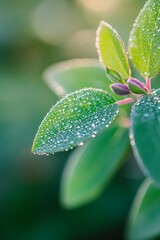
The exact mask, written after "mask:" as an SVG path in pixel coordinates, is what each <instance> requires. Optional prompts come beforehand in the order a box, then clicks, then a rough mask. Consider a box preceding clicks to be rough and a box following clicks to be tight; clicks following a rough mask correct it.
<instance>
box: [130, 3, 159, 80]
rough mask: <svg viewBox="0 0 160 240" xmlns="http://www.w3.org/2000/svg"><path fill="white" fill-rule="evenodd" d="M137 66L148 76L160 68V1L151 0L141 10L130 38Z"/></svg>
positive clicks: (154, 73)
mask: <svg viewBox="0 0 160 240" xmlns="http://www.w3.org/2000/svg"><path fill="white" fill-rule="evenodd" d="M129 53H130V56H131V59H132V61H133V63H134V65H135V67H136V68H137V69H138V70H139V72H140V73H141V74H142V75H143V76H144V77H146V78H152V77H154V76H155V75H156V74H157V73H158V72H159V70H160V1H159V0H149V1H148V2H147V3H146V4H145V6H144V8H143V9H142V11H141V12H140V14H139V16H138V18H137V20H136V22H135V24H134V26H133V29H132V31H131V34H130V40H129Z"/></svg>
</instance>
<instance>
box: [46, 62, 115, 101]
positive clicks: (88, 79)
mask: <svg viewBox="0 0 160 240" xmlns="http://www.w3.org/2000/svg"><path fill="white" fill-rule="evenodd" d="M44 79H45V82H46V83H47V84H48V86H49V87H50V88H51V89H52V90H53V91H54V92H55V93H56V94H57V95H58V96H59V97H62V96H64V95H66V94H68V93H70V92H74V91H76V90H80V89H82V88H88V87H93V88H101V89H104V90H106V91H107V92H108V93H110V94H111V95H114V97H116V96H115V94H113V92H112V91H111V90H110V87H109V86H110V81H109V79H108V81H106V75H105V72H104V69H103V68H102V66H101V64H100V63H99V61H98V60H95V59H74V60H67V61H64V62H60V63H56V64H53V65H52V66H50V67H49V68H47V69H46V71H45V72H44ZM116 99H118V98H117V97H116Z"/></svg>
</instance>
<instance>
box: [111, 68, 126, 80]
mask: <svg viewBox="0 0 160 240" xmlns="http://www.w3.org/2000/svg"><path fill="white" fill-rule="evenodd" d="M106 75H107V77H108V78H109V79H110V80H111V81H112V82H121V83H125V81H124V79H123V78H122V77H121V75H120V74H119V73H118V72H117V71H115V70H113V69H111V68H108V67H106Z"/></svg>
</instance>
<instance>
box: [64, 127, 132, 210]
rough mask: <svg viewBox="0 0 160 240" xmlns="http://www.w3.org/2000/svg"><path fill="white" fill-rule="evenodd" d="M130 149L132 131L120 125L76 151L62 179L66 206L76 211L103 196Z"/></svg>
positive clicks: (69, 160)
mask: <svg viewBox="0 0 160 240" xmlns="http://www.w3.org/2000/svg"><path fill="white" fill-rule="evenodd" d="M128 146H129V138H128V131H127V130H126V129H123V128H119V127H118V126H117V125H116V126H114V127H111V128H109V129H106V130H105V131H104V132H103V133H102V134H100V135H99V136H97V137H96V138H95V139H93V140H91V141H90V142H89V143H87V144H86V145H85V146H83V147H82V148H80V149H79V148H78V149H77V150H75V151H74V152H73V154H72V155H71V157H70V158H69V159H68V162H67V165H66V167H65V169H64V172H63V176H62V182H61V199H62V203H63V205H64V206H66V207H68V208H73V207H77V206H79V205H82V204H84V203H87V202H89V201H91V200H93V199H95V198H96V197H97V196H99V195H100V193H101V192H102V190H103V189H104V188H105V187H106V184H107V183H108V182H109V181H110V179H111V177H112V176H113V175H114V173H115V172H116V170H117V169H118V167H119V166H120V165H121V163H122V160H123V157H124V155H125V154H126V151H127V149H128ZM115 149H116V151H115ZM82 176H83V177H82Z"/></svg>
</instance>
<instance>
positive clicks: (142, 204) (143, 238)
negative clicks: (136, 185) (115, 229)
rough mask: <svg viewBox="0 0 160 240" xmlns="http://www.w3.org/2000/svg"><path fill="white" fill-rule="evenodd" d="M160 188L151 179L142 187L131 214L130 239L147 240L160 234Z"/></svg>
mask: <svg viewBox="0 0 160 240" xmlns="http://www.w3.org/2000/svg"><path fill="white" fill-rule="evenodd" d="M159 203H160V188H158V187H157V186H155V185H154V184H153V182H152V181H151V180H149V179H147V180H145V182H144V183H143V184H142V186H141V187H140V189H139V191H138V193H137V195H136V197H135V200H134V202H133V205H132V208H131V212H130V215H129V224H128V229H127V235H128V238H127V239H129V240H147V239H153V238H154V237H156V236H159V235H160V227H159V226H160V204H159Z"/></svg>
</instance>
